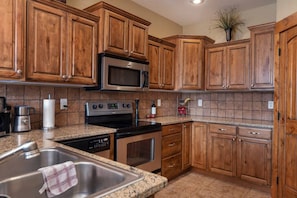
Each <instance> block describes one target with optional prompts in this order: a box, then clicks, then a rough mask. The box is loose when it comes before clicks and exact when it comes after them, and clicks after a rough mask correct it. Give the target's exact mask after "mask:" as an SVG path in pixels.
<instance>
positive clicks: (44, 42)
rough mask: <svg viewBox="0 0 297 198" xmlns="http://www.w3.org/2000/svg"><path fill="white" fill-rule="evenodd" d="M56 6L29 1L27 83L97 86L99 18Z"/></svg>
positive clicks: (46, 2)
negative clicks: (70, 11)
mask: <svg viewBox="0 0 297 198" xmlns="http://www.w3.org/2000/svg"><path fill="white" fill-rule="evenodd" d="M55 4H57V2H49V1H40V2H37V1H28V19H27V24H28V38H27V41H28V47H27V71H26V80H28V81H38V82H53V83H65V82H67V83H74V84H83V85H92V84H96V68H97V67H96V62H97V61H96V59H97V58H96V57H97V56H96V55H97V47H96V43H97V21H96V19H97V20H98V18H97V17H95V16H94V17H93V16H92V17H91V15H90V16H89V17H90V18H88V17H86V16H84V15H82V16H80V15H79V14H77V13H69V12H68V10H67V6H65V7H60V6H61V5H60V4H61V3H58V5H59V7H57V5H56V6H55ZM62 8H64V9H62ZM86 14H87V13H86ZM87 15H89V14H87Z"/></svg>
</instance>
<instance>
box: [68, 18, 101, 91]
mask: <svg viewBox="0 0 297 198" xmlns="http://www.w3.org/2000/svg"><path fill="white" fill-rule="evenodd" d="M68 30H69V35H68V39H69V40H68V42H69V48H68V50H69V51H68V52H69V54H70V55H69V61H68V64H69V65H68V71H67V75H68V76H67V77H68V79H69V82H71V83H79V84H85V85H92V84H96V77H97V75H96V73H97V72H96V71H97V61H96V60H97V44H96V43H97V23H96V22H94V21H91V20H89V19H86V18H83V17H79V16H76V15H73V14H68Z"/></svg>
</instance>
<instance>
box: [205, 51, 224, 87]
mask: <svg viewBox="0 0 297 198" xmlns="http://www.w3.org/2000/svg"><path fill="white" fill-rule="evenodd" d="M226 55H227V53H226V48H225V47H215V48H208V49H207V50H206V58H205V67H206V89H218V90H219V89H225V85H226Z"/></svg>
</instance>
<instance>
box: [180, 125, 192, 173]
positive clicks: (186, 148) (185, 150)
mask: <svg viewBox="0 0 297 198" xmlns="http://www.w3.org/2000/svg"><path fill="white" fill-rule="evenodd" d="M191 131H192V123H184V124H183V131H182V169H183V170H186V169H188V168H190V167H191V143H192V142H191Z"/></svg>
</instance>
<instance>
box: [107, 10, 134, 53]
mask: <svg viewBox="0 0 297 198" xmlns="http://www.w3.org/2000/svg"><path fill="white" fill-rule="evenodd" d="M104 35H105V37H104V47H103V49H104V51H107V52H112V53H117V54H122V55H125V56H128V54H129V49H128V48H129V43H128V39H129V20H128V19H127V18H126V17H123V16H121V15H119V14H116V13H113V12H110V11H108V10H106V11H105V24H104Z"/></svg>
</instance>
